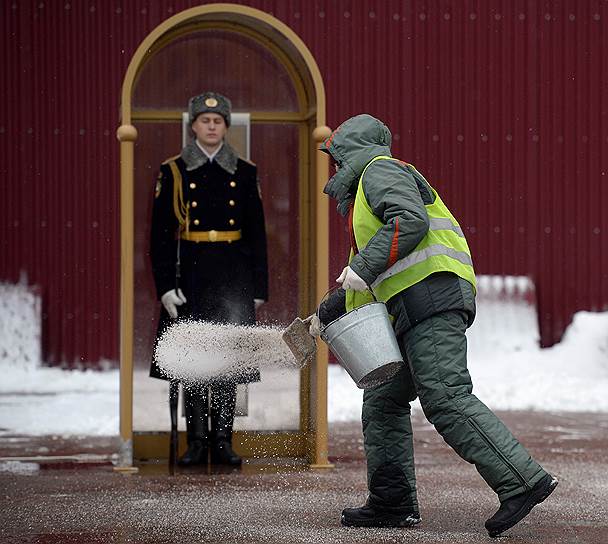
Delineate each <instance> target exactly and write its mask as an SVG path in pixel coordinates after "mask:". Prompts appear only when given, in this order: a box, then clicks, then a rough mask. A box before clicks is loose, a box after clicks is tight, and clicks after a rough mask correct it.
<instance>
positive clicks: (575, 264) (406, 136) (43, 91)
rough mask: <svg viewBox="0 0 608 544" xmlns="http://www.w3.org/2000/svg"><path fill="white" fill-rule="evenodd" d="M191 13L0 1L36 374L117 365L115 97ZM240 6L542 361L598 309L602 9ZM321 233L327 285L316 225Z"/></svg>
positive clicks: (604, 193) (5, 203)
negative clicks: (533, 321) (425, 194)
mask: <svg viewBox="0 0 608 544" xmlns="http://www.w3.org/2000/svg"><path fill="white" fill-rule="evenodd" d="M197 4H199V3H198V2H186V1H183V0H180V1H174V2H152V1H149V0H148V1H144V0H139V1H132V2H124V1H123V2H121V1H116V2H106V1H103V2H102V1H93V0H91V1H78V2H76V1H70V0H62V1H44V0H37V1H35V2H26V1H18V2H17V1H16V0H15V1H11V0H2V2H1V17H2V20H1V23H0V24H1V25H2V37H1V38H0V39H1V40H2V60H3V69H2V70H1V71H0V81H1V88H2V98H3V99H2V100H1V101H0V112H1V119H0V149H2V160H1V161H0V169H1V172H2V197H1V198H0V214H1V217H0V225H1V226H0V280H7V281H17V280H19V278H20V277H21V276H22V275H26V276H27V281H28V282H30V283H32V284H37V285H40V286H41V289H42V294H43V318H44V324H43V338H44V346H43V349H44V353H45V356H46V358H47V360H48V361H49V362H50V363H55V364H56V363H65V364H68V365H70V364H75V363H78V362H79V361H82V362H84V364H86V365H89V366H92V365H94V364H96V363H97V362H98V361H99V360H100V359H108V360H116V359H117V357H118V325H119V323H118V296H119V292H118V285H119V214H118V212H119V209H118V208H119V197H118V195H119V176H118V143H117V141H116V139H115V130H116V127H117V126H118V123H119V119H118V112H119V101H120V87H121V84H122V79H123V76H124V72H125V70H126V67H127V65H128V63H129V61H130V58H131V56H132V54H133V53H134V52H135V49H136V48H137V46H138V45H139V43H140V42H141V41H142V40H143V39H144V37H145V36H146V35H147V34H148V33H149V32H150V31H151V30H152V29H153V28H154V27H156V26H157V25H158V24H159V23H160V22H162V21H163V20H164V19H166V18H167V17H169V16H171V15H173V14H175V13H177V12H178V11H181V10H183V9H186V8H189V7H192V6H193V5H197ZM242 4H243V5H249V6H253V7H256V8H258V9H261V10H264V11H266V12H268V13H271V14H272V15H274V16H275V17H277V18H279V19H280V20H281V21H283V22H284V23H286V24H287V25H289V26H290V27H291V28H292V29H293V30H294V31H295V32H296V33H298V34H299V35H300V37H301V38H302V39H303V40H304V42H305V43H306V44H307V46H308V47H309V48H310V50H311V52H312V53H313V55H314V57H315V58H316V60H317V62H318V64H319V67H320V69H321V73H322V75H323V78H324V81H325V87H326V92H327V106H328V110H327V111H328V123H329V124H330V125H331V126H332V127H335V126H336V125H337V124H339V123H340V122H341V121H342V120H344V119H345V118H347V117H348V116H351V115H354V114H357V113H360V112H369V113H371V114H374V115H376V116H378V117H379V118H381V119H383V120H384V121H385V122H386V123H387V124H388V125H389V126H390V128H391V129H392V131H393V133H394V152H395V154H397V155H399V156H400V157H401V158H403V159H405V160H408V161H410V162H412V163H414V164H415V165H416V166H417V167H418V168H419V169H420V170H421V171H422V172H423V173H424V174H425V175H426V176H427V178H428V179H429V180H430V181H431V183H432V184H433V185H434V186H435V187H436V188H437V189H438V190H439V191H440V193H441V194H442V197H443V198H444V200H445V201H446V202H447V203H448V205H449V206H450V207H451V209H452V210H453V212H454V213H455V215H456V216H457V217H458V218H459V220H460V222H461V223H462V224H463V226H464V227H465V230H466V232H467V236H468V239H469V242H470V245H471V248H472V251H473V255H474V260H475V264H476V269H477V272H478V273H493V274H528V275H531V276H532V277H533V279H534V280H535V282H536V286H537V291H538V297H539V311H540V325H541V334H542V339H543V344H544V345H550V344H552V343H554V342H556V341H558V340H559V339H560V337H561V335H562V333H563V331H564V329H565V327H566V326H567V325H568V323H569V322H570V320H571V317H572V314H573V313H574V312H575V311H577V310H580V309H588V310H603V309H606V308H607V307H608V281H607V276H608V249H607V241H608V219H607V215H606V214H602V213H601V208H602V205H604V206H605V205H606V204H607V203H608V190H607V189H606V185H605V181H604V178H605V175H606V171H607V168H608V165H607V164H606V163H607V160H608V159H607V154H606V149H607V146H608V121H606V114H607V113H608V97H607V96H606V93H604V92H602V90H603V89H604V83H605V82H606V78H607V77H608V54H607V53H605V52H606V51H608V11H607V8H606V3H605V2H601V1H599V0H587V1H584V0H568V1H565V0H563V1H559V0H555V1H532V0H528V1H524V0H503V1H498V0H479V1H467V0H452V1H447V0H437V1H434V2H422V1H394V0H387V1H382V2H379V1H378V2H364V1H332V2H313V1H295V0H294V1H280V0H273V1H251V2H242ZM159 85H162V81H160V82H159ZM331 231H332V232H331V235H332V256H331V274H335V275H337V273H338V272H339V271H340V270H341V267H342V264H343V260H344V258H345V254H346V252H347V237H346V235H345V231H344V225H343V222H342V221H341V220H340V219H339V218H338V217H337V216H336V215H335V213H333V212H332V216H331ZM497 326H500V324H497Z"/></svg>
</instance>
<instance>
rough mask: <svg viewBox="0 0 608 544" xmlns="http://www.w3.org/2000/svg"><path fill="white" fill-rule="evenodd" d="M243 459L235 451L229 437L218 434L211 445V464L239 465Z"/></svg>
mask: <svg viewBox="0 0 608 544" xmlns="http://www.w3.org/2000/svg"><path fill="white" fill-rule="evenodd" d="M242 463H243V460H242V459H241V458H240V457H239V456H238V455H237V454H236V453H235V452H234V450H233V449H232V444H231V443H230V440H229V439H228V437H222V436H218V437H217V438H216V440H215V441H214V442H213V444H212V445H211V464H212V465H230V466H233V467H239V466H241V464H242Z"/></svg>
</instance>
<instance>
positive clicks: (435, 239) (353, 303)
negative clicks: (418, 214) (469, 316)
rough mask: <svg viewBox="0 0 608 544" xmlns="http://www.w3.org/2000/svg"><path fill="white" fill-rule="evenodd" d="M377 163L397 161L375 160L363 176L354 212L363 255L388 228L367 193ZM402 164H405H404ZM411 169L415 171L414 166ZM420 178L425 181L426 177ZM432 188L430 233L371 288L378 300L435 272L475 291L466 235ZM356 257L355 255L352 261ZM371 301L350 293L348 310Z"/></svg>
mask: <svg viewBox="0 0 608 544" xmlns="http://www.w3.org/2000/svg"><path fill="white" fill-rule="evenodd" d="M377 160H394V161H397V159H394V158H393V157H388V156H380V157H375V158H374V159H372V161H370V162H369V163H368V164H367V166H366V167H365V169H364V170H363V173H362V174H361V178H360V179H359V187H358V189H357V194H356V197H355V204H354V211H353V231H354V237H355V241H356V243H357V246H358V250H359V251H362V250H363V248H364V247H365V246H366V245H367V244H368V243H369V241H370V240H371V239H372V237H373V236H374V235H375V234H376V233H377V232H378V230H379V229H381V228H382V227H383V226H384V224H383V223H382V221H380V219H379V218H378V217H376V216H375V215H374V213H373V212H372V210H371V207H370V206H369V203H368V202H367V199H366V198H365V192H364V190H363V177H364V175H365V172H366V170H367V169H368V168H369V166H370V165H371V164H372V163H373V162H375V161H377ZM398 162H400V163H402V164H405V163H403V161H398ZM408 166H410V167H411V168H414V167H413V166H412V165H408ZM419 175H420V177H421V178H422V179H424V177H423V176H422V174H419ZM425 182H426V180H425ZM427 185H428V182H427ZM428 187H429V189H430V190H431V191H432V192H433V195H434V196H435V201H434V202H433V203H432V204H426V205H425V208H426V211H427V214H428V216H429V230H428V232H427V233H426V235H425V236H424V238H423V239H422V240H421V241H420V243H419V244H418V245H417V246H416V248H414V250H413V251H412V252H410V253H409V254H408V255H406V256H405V257H403V258H402V259H399V260H398V261H397V262H395V263H394V264H393V265H392V266H391V267H390V268H388V269H387V270H386V271H384V272H383V273H382V274H380V275H379V276H378V277H377V278H376V280H375V281H374V283H373V284H372V285H371V288H372V290H373V292H374V294H375V295H376V297H377V298H378V300H382V301H385V302H386V301H387V300H388V299H389V298H391V297H392V296H394V295H396V294H397V293H399V292H400V291H403V290H405V289H407V288H408V287H411V286H412V285H414V284H416V283H418V282H420V281H422V280H423V279H424V278H426V277H427V276H430V275H431V274H433V273H435V272H453V273H454V274H456V275H458V276H460V277H461V278H463V279H465V280H467V281H468V282H470V283H471V284H472V285H473V287H474V288H475V272H474V270H473V261H472V259H471V252H470V250H469V247H468V245H467V241H466V239H465V237H464V233H463V232H462V229H461V228H460V225H459V224H458V222H457V221H456V219H455V218H454V216H453V215H452V214H451V213H450V211H449V210H448V208H447V207H446V206H445V204H444V203H443V201H442V200H441V198H440V197H439V195H438V194H437V192H436V191H435V190H434V189H433V188H432V187H431V186H430V185H428ZM352 256H353V252H352V251H351V259H352ZM370 299H371V294H369V293H368V294H366V293H356V294H355V293H354V292H347V297H346V301H347V309H348V310H350V309H352V308H355V307H357V306H360V305H361V304H364V303H365V302H369V300H370Z"/></svg>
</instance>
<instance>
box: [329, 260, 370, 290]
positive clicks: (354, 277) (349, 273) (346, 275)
mask: <svg viewBox="0 0 608 544" xmlns="http://www.w3.org/2000/svg"><path fill="white" fill-rule="evenodd" d="M336 281H337V282H338V283H341V284H342V287H344V289H350V290H352V291H367V290H368V289H369V287H368V286H367V283H365V281H363V279H361V278H360V277H359V275H358V274H357V273H356V272H355V271H354V270H353V269H352V268H351V267H350V266H347V267H345V268H344V270H342V274H340V275H339V276H338V277H337V278H336Z"/></svg>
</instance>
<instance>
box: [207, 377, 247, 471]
mask: <svg viewBox="0 0 608 544" xmlns="http://www.w3.org/2000/svg"><path fill="white" fill-rule="evenodd" d="M235 407H236V384H223V385H222V386H218V387H213V388H212V389H211V463H212V464H214V465H230V466H240V465H241V463H242V462H243V460H242V459H241V458H240V457H239V456H238V455H237V454H236V453H235V452H234V450H233V449H232V424H233V422H234V410H235Z"/></svg>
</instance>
